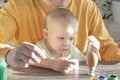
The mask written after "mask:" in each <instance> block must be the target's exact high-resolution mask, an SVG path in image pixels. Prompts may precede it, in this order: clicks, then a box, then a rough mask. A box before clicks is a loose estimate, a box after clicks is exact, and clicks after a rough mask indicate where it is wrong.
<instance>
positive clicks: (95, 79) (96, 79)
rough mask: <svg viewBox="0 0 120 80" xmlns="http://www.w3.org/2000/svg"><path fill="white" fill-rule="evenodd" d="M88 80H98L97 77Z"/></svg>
mask: <svg viewBox="0 0 120 80" xmlns="http://www.w3.org/2000/svg"><path fill="white" fill-rule="evenodd" d="M90 80H99V78H98V77H91V78H90Z"/></svg>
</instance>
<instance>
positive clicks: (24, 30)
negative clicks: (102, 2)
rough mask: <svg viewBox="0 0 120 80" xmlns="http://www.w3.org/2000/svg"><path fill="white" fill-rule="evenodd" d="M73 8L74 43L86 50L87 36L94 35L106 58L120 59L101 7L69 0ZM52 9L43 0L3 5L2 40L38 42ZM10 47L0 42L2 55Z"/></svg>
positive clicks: (12, 0)
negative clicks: (77, 28) (75, 33)
mask: <svg viewBox="0 0 120 80" xmlns="http://www.w3.org/2000/svg"><path fill="white" fill-rule="evenodd" d="M63 7H64V8H67V9H69V10H70V11H72V12H73V14H74V15H75V17H76V18H77V20H78V25H79V26H78V27H79V30H78V33H77V36H76V38H75V41H74V44H75V46H77V47H78V48H79V49H80V51H81V52H82V53H86V48H87V43H88V36H89V35H94V36H95V37H96V38H97V39H98V40H99V41H100V46H101V47H100V53H101V57H102V59H103V60H120V56H118V55H117V47H116V44H115V42H114V41H113V39H112V38H111V36H110V35H109V33H108V32H107V30H106V28H105V26H104V23H103V20H102V17H101V14H100V12H99V9H98V8H97V6H96V4H95V3H94V2H92V0H68V3H67V4H66V5H65V6H63ZM50 10H52V8H50V7H49V6H47V5H46V4H45V3H44V2H43V1H42V0H9V1H8V2H7V3H6V4H5V5H4V7H3V8H2V9H0V42H1V43H6V42H8V41H11V42H12V45H13V46H17V45H18V44H19V43H21V42H23V41H28V42H32V43H36V42H37V41H38V40H40V39H42V38H43V35H42V28H43V27H44V23H45V18H46V15H47V13H48V12H49V11H50ZM8 50H9V47H7V48H3V46H2V44H1V46H0V55H6V52H7V51H8Z"/></svg>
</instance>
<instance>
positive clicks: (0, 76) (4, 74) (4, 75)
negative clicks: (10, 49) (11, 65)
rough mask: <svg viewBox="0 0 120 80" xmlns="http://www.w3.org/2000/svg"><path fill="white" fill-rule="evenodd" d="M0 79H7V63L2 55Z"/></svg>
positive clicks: (0, 59) (0, 58)
mask: <svg viewBox="0 0 120 80" xmlns="http://www.w3.org/2000/svg"><path fill="white" fill-rule="evenodd" d="M0 80H7V64H6V63H5V61H4V59H3V58H2V57H0Z"/></svg>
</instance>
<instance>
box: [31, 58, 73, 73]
mask: <svg viewBox="0 0 120 80" xmlns="http://www.w3.org/2000/svg"><path fill="white" fill-rule="evenodd" d="M32 65H34V66H37V67H43V68H48V69H52V70H55V71H58V72H64V73H68V72H69V71H71V70H73V68H74V67H73V65H75V63H74V62H73V61H71V60H68V59H66V58H58V59H52V58H46V59H44V60H42V61H41V62H40V63H39V64H38V63H34V64H32Z"/></svg>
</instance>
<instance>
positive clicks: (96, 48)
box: [88, 35, 101, 59]
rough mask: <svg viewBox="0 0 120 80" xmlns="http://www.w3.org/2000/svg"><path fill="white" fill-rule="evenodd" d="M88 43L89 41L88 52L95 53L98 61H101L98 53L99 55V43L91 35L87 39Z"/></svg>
mask: <svg viewBox="0 0 120 80" xmlns="http://www.w3.org/2000/svg"><path fill="white" fill-rule="evenodd" d="M88 41H89V44H90V50H91V51H93V52H95V53H97V55H98V57H99V59H101V57H100V53H99V50H100V42H99V41H98V40H97V39H96V38H95V37H94V36H93V35H91V36H89V37H88Z"/></svg>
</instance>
